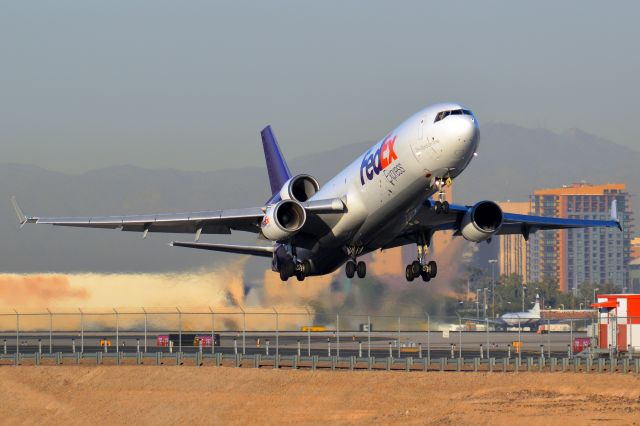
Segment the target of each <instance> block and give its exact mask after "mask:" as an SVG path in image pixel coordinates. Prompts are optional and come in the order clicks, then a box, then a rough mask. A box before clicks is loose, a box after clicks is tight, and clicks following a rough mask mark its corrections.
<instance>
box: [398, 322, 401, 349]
mask: <svg viewBox="0 0 640 426" xmlns="http://www.w3.org/2000/svg"><path fill="white" fill-rule="evenodd" d="M400 357H401V355H400V317H398V358H400Z"/></svg>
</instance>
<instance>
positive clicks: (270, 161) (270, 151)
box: [260, 126, 291, 195]
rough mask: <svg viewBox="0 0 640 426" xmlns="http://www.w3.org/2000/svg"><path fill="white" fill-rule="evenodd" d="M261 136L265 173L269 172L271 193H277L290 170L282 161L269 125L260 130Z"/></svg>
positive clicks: (289, 175)
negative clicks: (265, 164) (265, 165)
mask: <svg viewBox="0 0 640 426" xmlns="http://www.w3.org/2000/svg"><path fill="white" fill-rule="evenodd" d="M260 136H261V137H262V148H263V149H264V159H265V161H266V162H267V173H269V184H270V185H271V195H275V194H277V193H278V192H279V191H280V189H282V186H283V185H284V183H285V182H286V181H288V180H289V179H290V178H291V172H290V171H289V167H288V166H287V162H286V161H284V158H283V157H282V153H281V152H280V147H279V146H278V141H277V140H276V137H275V136H274V135H273V130H271V126H267V127H265V128H264V129H262V131H261V132H260Z"/></svg>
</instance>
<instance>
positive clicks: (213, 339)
mask: <svg viewBox="0 0 640 426" xmlns="http://www.w3.org/2000/svg"><path fill="white" fill-rule="evenodd" d="M208 308H209V312H211V354H212V355H215V353H216V334H215V329H216V314H215V313H214V312H213V309H211V306H208ZM220 347H222V336H220Z"/></svg>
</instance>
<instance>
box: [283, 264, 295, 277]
mask: <svg viewBox="0 0 640 426" xmlns="http://www.w3.org/2000/svg"><path fill="white" fill-rule="evenodd" d="M283 269H284V273H285V274H287V276H289V277H292V276H293V275H294V274H295V273H296V265H294V264H293V262H289V263H287V264H286V265H285V266H284V268H283Z"/></svg>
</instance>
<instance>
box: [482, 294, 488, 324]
mask: <svg viewBox="0 0 640 426" xmlns="http://www.w3.org/2000/svg"><path fill="white" fill-rule="evenodd" d="M487 290H488V289H487V288H486V287H485V288H483V289H482V291H483V294H484V303H483V305H482V316H483V317H484V318H485V319H487Z"/></svg>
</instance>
